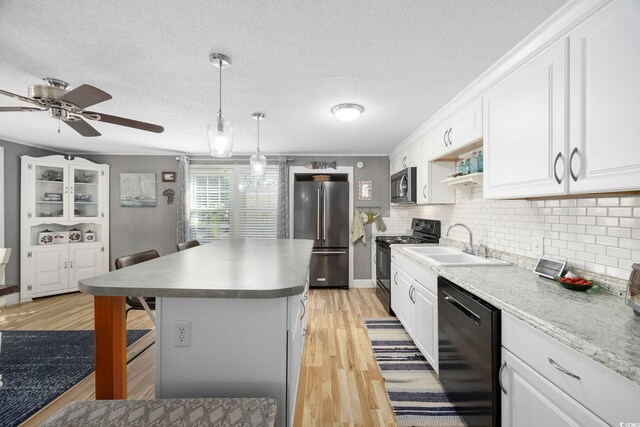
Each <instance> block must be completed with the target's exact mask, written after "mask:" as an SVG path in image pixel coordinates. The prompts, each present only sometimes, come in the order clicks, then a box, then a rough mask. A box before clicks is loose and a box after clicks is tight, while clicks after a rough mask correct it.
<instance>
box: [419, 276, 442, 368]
mask: <svg viewBox="0 0 640 427" xmlns="http://www.w3.org/2000/svg"><path fill="white" fill-rule="evenodd" d="M436 281H437V277H436ZM415 289H416V290H415V291H414V293H413V300H414V305H415V337H414V342H415V344H416V346H417V347H418V348H419V349H420V351H421V352H422V354H423V355H424V357H425V358H426V359H427V360H428V361H429V363H430V364H431V366H432V367H433V368H434V369H435V371H436V372H439V364H438V297H437V296H436V295H435V294H434V293H432V292H431V291H429V290H427V289H426V288H424V287H423V286H420V285H417V286H416V287H415Z"/></svg>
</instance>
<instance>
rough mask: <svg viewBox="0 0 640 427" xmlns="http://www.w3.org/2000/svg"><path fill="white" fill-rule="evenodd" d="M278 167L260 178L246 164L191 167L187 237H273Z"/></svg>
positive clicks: (274, 236) (212, 238)
mask: <svg viewBox="0 0 640 427" xmlns="http://www.w3.org/2000/svg"><path fill="white" fill-rule="evenodd" d="M277 215H278V168H277V167H275V166H273V167H267V171H266V173H265V175H264V177H261V178H257V177H254V176H253V175H251V169H250V168H249V166H248V165H247V166H244V165H243V166H228V167H218V166H215V167H211V166H209V167H197V166H192V168H191V239H197V240H199V241H200V242H201V243H206V242H210V241H212V240H218V239H228V238H233V237H238V238H258V239H275V238H276V223H277V222H276V221H277Z"/></svg>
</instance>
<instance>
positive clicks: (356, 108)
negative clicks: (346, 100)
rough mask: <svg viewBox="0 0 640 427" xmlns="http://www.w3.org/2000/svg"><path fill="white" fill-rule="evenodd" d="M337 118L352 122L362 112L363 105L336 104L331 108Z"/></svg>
mask: <svg viewBox="0 0 640 427" xmlns="http://www.w3.org/2000/svg"><path fill="white" fill-rule="evenodd" d="M331 112H332V113H333V115H334V116H336V118H337V119H338V120H341V121H343V122H352V121H354V120H355V119H357V118H358V117H360V114H362V113H363V112H364V107H363V106H362V105H358V104H338V105H336V106H335V107H333V108H332V109H331Z"/></svg>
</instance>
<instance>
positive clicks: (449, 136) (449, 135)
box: [447, 128, 453, 146]
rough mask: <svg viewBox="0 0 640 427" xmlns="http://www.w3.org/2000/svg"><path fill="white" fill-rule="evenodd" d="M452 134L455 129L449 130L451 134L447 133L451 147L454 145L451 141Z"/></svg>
mask: <svg viewBox="0 0 640 427" xmlns="http://www.w3.org/2000/svg"><path fill="white" fill-rule="evenodd" d="M451 132H453V128H449V133H447V139H448V140H449V146H452V145H453V141H452V140H451Z"/></svg>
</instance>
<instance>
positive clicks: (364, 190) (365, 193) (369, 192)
mask: <svg viewBox="0 0 640 427" xmlns="http://www.w3.org/2000/svg"><path fill="white" fill-rule="evenodd" d="M372 199H373V181H358V200H372Z"/></svg>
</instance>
